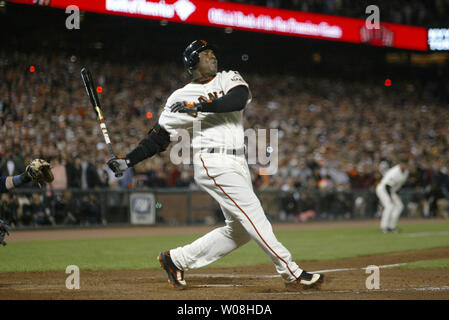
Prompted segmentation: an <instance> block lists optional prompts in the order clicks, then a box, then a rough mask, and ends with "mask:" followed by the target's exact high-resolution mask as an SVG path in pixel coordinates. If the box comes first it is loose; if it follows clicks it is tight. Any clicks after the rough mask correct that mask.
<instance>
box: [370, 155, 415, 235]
mask: <svg viewBox="0 0 449 320" xmlns="http://www.w3.org/2000/svg"><path fill="white" fill-rule="evenodd" d="M408 175H409V170H408V161H407V159H406V158H402V159H401V162H400V163H399V164H398V165H396V166H394V167H392V168H390V169H389V170H388V171H387V172H386V173H385V175H384V176H383V178H382V180H381V181H380V183H379V184H378V185H377V187H376V194H377V197H378V198H379V200H380V202H381V204H382V206H383V211H382V217H381V220H380V229H381V231H382V232H383V233H387V232H398V229H397V223H398V219H399V216H400V215H401V212H402V210H403V209H404V204H403V203H402V201H401V198H400V197H399V196H398V194H397V192H398V191H399V190H400V189H401V188H402V186H403V185H404V183H405V182H406V181H407V178H408Z"/></svg>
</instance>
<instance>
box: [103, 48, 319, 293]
mask: <svg viewBox="0 0 449 320" xmlns="http://www.w3.org/2000/svg"><path fill="white" fill-rule="evenodd" d="M183 58H184V64H185V66H186V68H187V70H188V72H189V73H190V74H191V75H192V81H191V82H190V83H189V84H187V85H186V86H184V87H183V88H180V89H178V90H176V91H175V92H173V93H172V95H171V96H170V97H169V98H168V99H167V103H166V105H165V108H164V109H163V111H162V113H161V115H160V118H159V121H158V123H157V124H156V125H155V126H154V127H153V128H152V129H151V130H150V132H149V134H148V135H147V136H146V137H145V138H144V139H143V140H142V141H141V142H140V144H139V146H138V147H137V148H135V149H134V150H133V151H131V152H130V153H128V154H127V155H126V157H125V158H117V157H115V158H112V159H111V160H109V161H108V165H109V167H110V168H111V169H112V170H113V171H114V172H115V173H119V172H124V171H125V170H126V169H127V168H129V167H131V166H134V165H135V164H136V163H138V162H140V161H142V160H144V159H146V158H148V157H151V156H152V155H154V154H156V153H158V152H161V151H164V150H165V149H166V148H167V146H168V144H169V143H170V136H175V135H177V133H178V131H179V130H180V129H192V128H193V127H196V128H198V127H199V126H200V129H198V130H197V131H198V132H194V134H193V139H192V145H193V151H194V154H193V160H194V175H195V181H196V183H197V184H198V186H200V187H201V188H202V189H203V190H205V191H206V192H207V193H209V194H210V195H211V196H212V197H213V198H214V199H215V200H216V201H217V202H218V203H219V204H220V207H221V210H222V212H223V214H224V216H225V223H226V225H225V226H223V227H220V228H217V229H215V230H213V231H211V232H209V233H208V234H206V235H204V236H203V237H201V238H199V239H197V240H196V241H194V242H193V243H191V244H188V245H186V246H183V247H178V248H174V249H172V250H169V251H166V252H162V253H161V254H160V255H159V256H158V259H159V262H160V264H161V266H162V267H163V268H164V270H165V271H166V272H167V274H168V281H169V283H170V284H171V285H173V286H174V287H175V288H178V289H183V288H184V287H186V285H187V284H186V281H185V280H184V271H187V270H189V269H196V268H201V267H204V266H206V265H208V264H210V263H212V262H214V261H216V260H218V259H220V258H221V257H223V256H225V255H227V254H228V253H230V252H232V251H233V250H235V249H237V248H239V247H240V246H242V245H243V244H245V243H247V242H248V241H249V240H250V239H253V240H254V241H256V242H257V244H258V245H259V246H260V247H261V248H262V250H263V251H264V252H265V253H266V254H267V255H268V256H269V257H270V258H271V260H272V261H273V263H274V265H275V267H276V270H277V272H278V273H279V274H280V275H281V276H282V278H283V280H284V282H285V284H286V286H287V287H288V288H301V287H312V286H317V285H319V284H320V283H321V282H322V281H323V275H321V274H311V273H308V272H306V271H304V270H302V269H301V268H300V267H299V266H298V265H297V264H296V263H295V262H294V261H293V260H292V256H291V254H290V252H289V251H288V250H287V249H286V248H285V247H284V246H283V245H282V244H281V243H280V242H279V241H278V240H277V239H276V236H275V235H274V233H273V229H272V226H271V224H270V222H269V221H268V219H267V217H266V216H265V213H264V211H263V208H262V206H261V203H260V201H259V199H258V198H257V196H256V195H255V193H254V191H253V187H252V181H251V176H250V171H249V169H248V164H247V162H246V159H245V150H244V131H243V118H242V117H243V109H244V108H245V106H246V105H247V103H248V102H250V101H251V93H250V90H249V87H248V84H247V83H246V82H245V80H243V78H242V76H241V75H240V74H239V73H238V72H236V71H222V72H217V70H218V65H217V58H216V56H215V54H214V51H213V48H212V47H211V46H210V45H209V44H208V43H207V42H206V41H204V40H196V41H194V42H192V43H191V44H190V45H189V46H188V47H187V48H186V49H185V51H184V56H183Z"/></svg>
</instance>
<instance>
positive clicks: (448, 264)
mask: <svg viewBox="0 0 449 320" xmlns="http://www.w3.org/2000/svg"><path fill="white" fill-rule="evenodd" d="M396 268H401V269H449V258H443V259H434V260H421V261H416V262H411V263H407V264H405V265H402V266H398V267H396Z"/></svg>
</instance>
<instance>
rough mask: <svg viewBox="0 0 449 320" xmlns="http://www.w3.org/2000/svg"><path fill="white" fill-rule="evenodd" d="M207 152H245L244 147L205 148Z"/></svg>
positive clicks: (234, 153) (242, 153)
mask: <svg viewBox="0 0 449 320" xmlns="http://www.w3.org/2000/svg"><path fill="white" fill-rule="evenodd" d="M206 152H207V153H226V154H231V155H234V156H241V155H244V154H245V148H240V149H224V148H207V149H206Z"/></svg>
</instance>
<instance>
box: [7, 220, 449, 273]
mask: <svg viewBox="0 0 449 320" xmlns="http://www.w3.org/2000/svg"><path fill="white" fill-rule="evenodd" d="M401 230H402V232H401V233H398V234H382V233H380V232H379V230H378V228H377V227H344V228H342V227H337V228H328V227H327V228H322V229H314V230H288V231H276V230H275V234H276V236H277V237H278V239H279V240H280V241H281V242H282V244H283V245H284V246H285V247H286V248H288V249H289V250H290V252H291V253H292V255H293V258H294V259H295V260H296V261H298V262H300V261H318V260H331V259H339V258H349V257H357V256H365V255H373V254H381V253H388V252H396V251H405V250H418V249H426V248H436V247H449V223H441V222H438V223H432V224H422V225H419V224H411V225H404V226H402V229H401ZM200 236H201V234H197V235H165V236H148V237H133V238H113V239H84V240H58V241H27V242H12V243H9V244H8V245H7V246H6V247H1V248H0V272H10V271H50V270H59V271H61V270H65V268H66V266H68V265H71V264H74V265H77V266H79V267H80V269H81V270H99V269H145V268H159V264H158V262H157V260H156V257H157V255H158V253H159V252H160V251H163V250H167V249H171V248H176V247H178V246H182V245H185V244H188V243H190V242H191V241H193V240H195V239H196V238H198V237H200ZM6 240H7V239H6ZM260 263H267V264H269V263H271V260H269V258H268V257H267V256H266V255H265V253H264V252H263V251H262V250H261V249H260V248H259V247H258V246H257V244H256V243H255V242H254V241H251V242H250V243H248V244H246V245H245V246H243V247H241V248H239V249H238V250H235V251H234V252H232V253H231V254H229V255H228V256H226V257H224V258H222V259H220V260H219V261H217V262H215V263H214V264H212V265H211V267H229V266H239V265H240V266H242V265H255V264H260ZM446 266H447V264H446Z"/></svg>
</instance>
